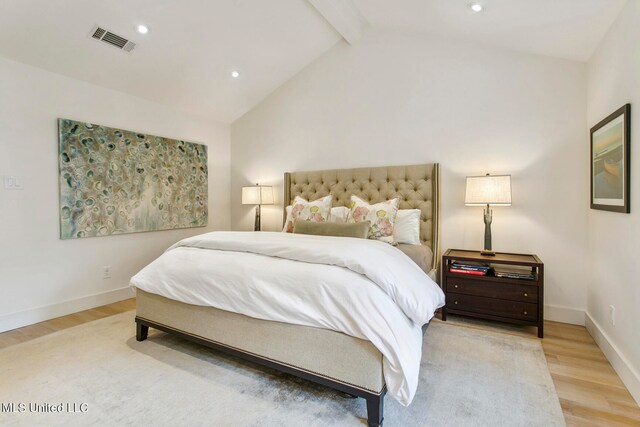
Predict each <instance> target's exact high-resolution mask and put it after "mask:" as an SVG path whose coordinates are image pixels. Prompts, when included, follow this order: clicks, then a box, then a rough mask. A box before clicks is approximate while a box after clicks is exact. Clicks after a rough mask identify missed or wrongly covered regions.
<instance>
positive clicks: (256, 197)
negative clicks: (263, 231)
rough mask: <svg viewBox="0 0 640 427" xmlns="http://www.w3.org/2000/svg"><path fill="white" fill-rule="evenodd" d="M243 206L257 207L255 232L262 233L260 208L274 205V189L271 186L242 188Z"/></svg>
mask: <svg viewBox="0 0 640 427" xmlns="http://www.w3.org/2000/svg"><path fill="white" fill-rule="evenodd" d="M242 204H243V205H256V222H255V225H254V230H255V231H260V206H261V205H273V187H271V186H270V185H258V184H256V185H253V186H251V187H242Z"/></svg>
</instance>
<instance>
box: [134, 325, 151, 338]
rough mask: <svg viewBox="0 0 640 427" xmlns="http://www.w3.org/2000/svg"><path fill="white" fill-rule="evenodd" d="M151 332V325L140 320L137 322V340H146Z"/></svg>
mask: <svg viewBox="0 0 640 427" xmlns="http://www.w3.org/2000/svg"><path fill="white" fill-rule="evenodd" d="M148 334H149V327H148V326H147V325H143V324H142V323H140V322H136V341H144V340H146V339H147V335H148Z"/></svg>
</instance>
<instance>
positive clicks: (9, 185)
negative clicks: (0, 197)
mask: <svg viewBox="0 0 640 427" xmlns="http://www.w3.org/2000/svg"><path fill="white" fill-rule="evenodd" d="M4 189H5V190H24V185H23V183H22V178H19V177H17V176H9V175H7V176H5V177H4Z"/></svg>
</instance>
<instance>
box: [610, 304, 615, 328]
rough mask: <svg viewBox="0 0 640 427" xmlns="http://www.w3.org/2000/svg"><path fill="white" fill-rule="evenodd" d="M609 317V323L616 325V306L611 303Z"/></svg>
mask: <svg viewBox="0 0 640 427" xmlns="http://www.w3.org/2000/svg"><path fill="white" fill-rule="evenodd" d="M609 317H610V318H611V324H612V325H613V326H616V308H615V307H614V306H612V305H610V306H609Z"/></svg>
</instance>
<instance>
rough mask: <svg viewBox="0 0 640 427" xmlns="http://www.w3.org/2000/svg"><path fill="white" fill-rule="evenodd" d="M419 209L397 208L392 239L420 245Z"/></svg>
mask: <svg viewBox="0 0 640 427" xmlns="http://www.w3.org/2000/svg"><path fill="white" fill-rule="evenodd" d="M421 214H422V212H420V209H399V210H398V215H397V216H396V223H395V224H394V225H393V239H394V240H395V241H396V242H397V243H406V244H409V245H421V244H422V243H420V215H421Z"/></svg>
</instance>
